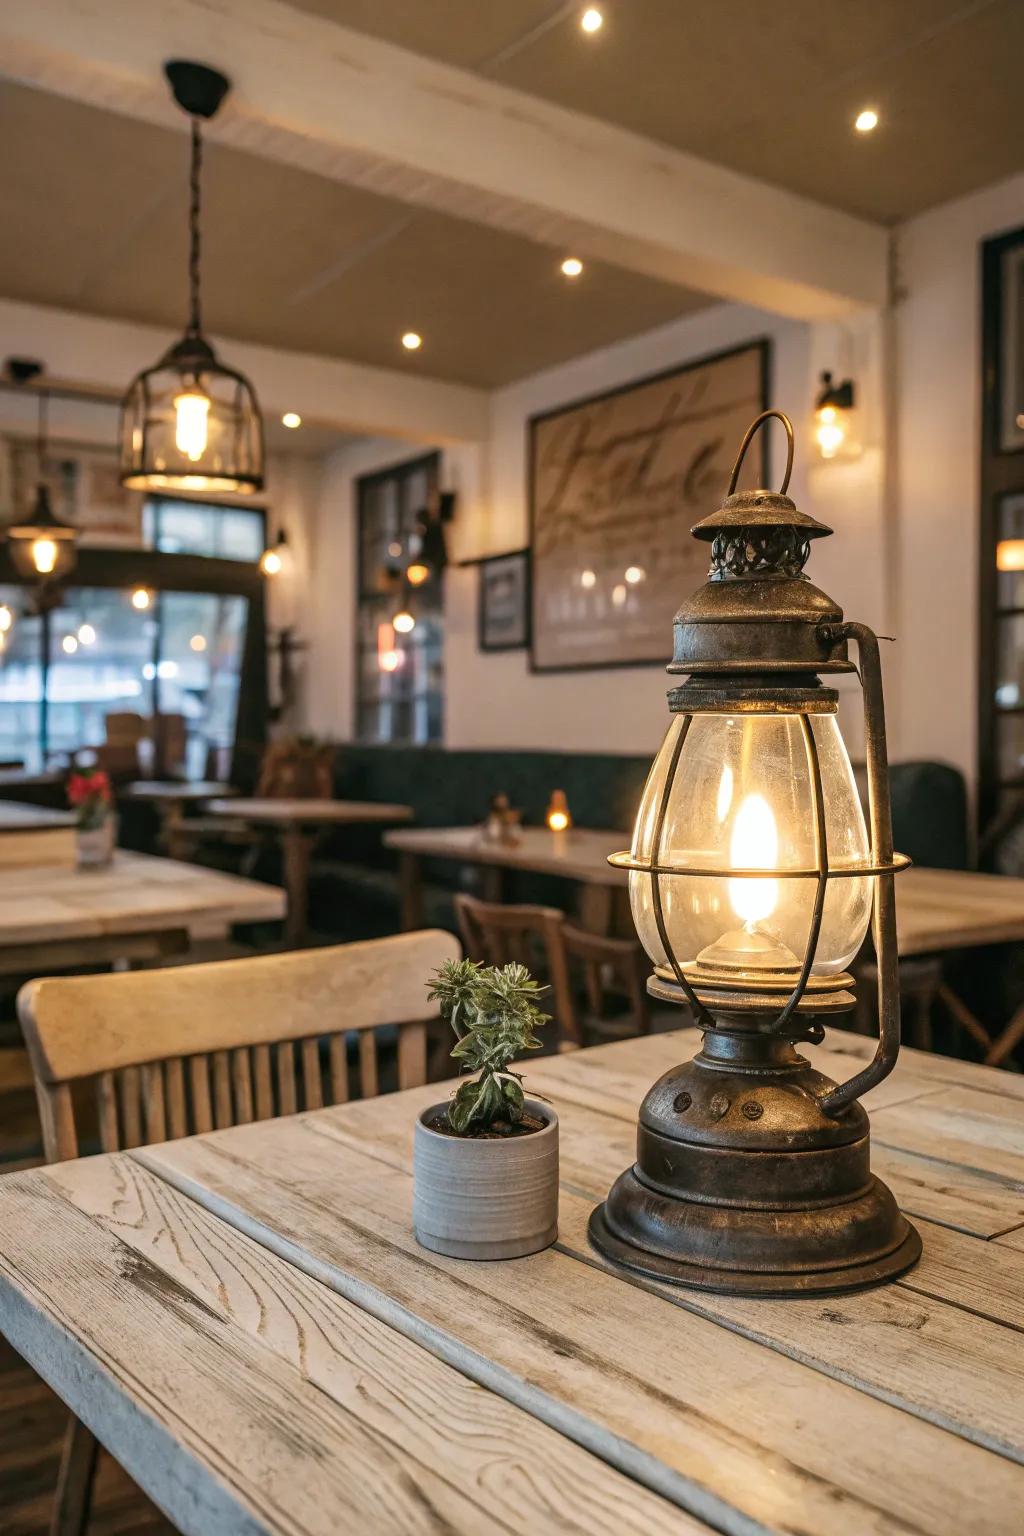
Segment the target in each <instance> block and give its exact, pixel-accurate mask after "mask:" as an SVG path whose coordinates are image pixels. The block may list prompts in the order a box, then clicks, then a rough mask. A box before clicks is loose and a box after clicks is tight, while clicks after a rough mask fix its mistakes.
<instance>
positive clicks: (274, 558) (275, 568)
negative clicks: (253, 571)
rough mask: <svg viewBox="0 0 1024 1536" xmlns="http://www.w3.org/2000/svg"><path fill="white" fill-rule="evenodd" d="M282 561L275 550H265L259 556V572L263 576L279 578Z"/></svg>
mask: <svg viewBox="0 0 1024 1536" xmlns="http://www.w3.org/2000/svg"><path fill="white" fill-rule="evenodd" d="M283 565H284V561H283V560H282V559H281V556H280V555H279V554H278V552H277V550H276V549H265V550H264V551H263V553H262V555H260V570H261V571H262V572H263V574H264V576H279V575H280V573H281V569H282V567H283Z"/></svg>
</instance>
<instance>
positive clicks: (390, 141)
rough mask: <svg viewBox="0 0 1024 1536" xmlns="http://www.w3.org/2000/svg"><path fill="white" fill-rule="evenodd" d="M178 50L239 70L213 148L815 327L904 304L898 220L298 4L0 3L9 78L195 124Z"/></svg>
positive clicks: (184, 0)
mask: <svg viewBox="0 0 1024 1536" xmlns="http://www.w3.org/2000/svg"><path fill="white" fill-rule="evenodd" d="M171 57H186V58H195V59H199V60H202V61H203V62H205V63H209V64H213V65H216V66H217V67H219V68H222V69H223V70H224V71H225V73H227V74H228V75H229V76H230V77H231V79H232V81H233V83H234V90H233V92H232V95H231V97H230V98H229V101H228V104H227V106H226V108H225V109H224V112H223V114H222V116H220V117H219V118H218V119H217V120H216V121H215V122H214V124H213V125H212V127H211V136H212V137H215V138H217V139H219V140H221V141H222V142H224V143H227V144H231V145H234V146H235V147H237V148H239V149H244V150H249V151H251V152H252V153H254V154H257V155H262V156H264V157H265V158H269V159H273V160H278V161H282V162H284V163H287V164H291V165H296V166H300V167H302V168H303V169H305V170H309V171H313V172H316V173H317V174H319V175H322V176H327V177H330V178H333V179H336V180H339V181H343V182H346V183H349V184H352V185H356V186H360V187H364V188H368V189H370V190H372V191H376V192H380V193H382V194H385V195H387V196H391V197H396V198H400V199H402V200H403V201H405V202H408V203H411V204H414V205H417V206H421V207H425V208H433V209H437V210H441V211H443V212H445V213H449V214H455V215H457V216H459V217H462V218H466V219H471V220H474V221H476V222H478V223H483V224H487V225H491V226H494V227H497V228H500V229H505V230H510V231H512V232H514V233H516V234H519V235H524V236H526V237H528V238H530V239H533V240H537V241H539V242H542V243H544V244H547V245H551V246H553V247H555V248H558V249H565V250H573V251H575V252H576V253H577V254H580V255H582V256H590V257H592V258H594V259H600V260H604V261H609V262H614V263H617V264H618V265H619V266H622V267H627V268H631V269H633V270H635V271H638V272H644V273H647V274H649V275H651V276H654V277H658V278H660V279H662V280H665V281H668V282H674V283H678V284H680V285H682V286H685V287H687V288H695V289H698V290H700V291H703V292H706V293H709V294H714V295H716V296H717V297H719V298H722V299H726V300H731V301H738V302H743V303H748V304H753V305H756V306H758V307H760V308H762V309H768V310H773V311H776V312H777V313H780V314H784V315H788V316H791V317H795V318H799V319H810V320H820V319H826V318H836V317H838V316H841V315H843V314H847V313H850V312H851V311H856V310H863V309H866V308H868V309H871V308H879V307H881V306H882V305H883V304H884V302H885V297H886V233H885V231H884V230H883V229H882V227H881V226H880V225H876V224H872V223H869V222H867V221H866V220H863V219H857V218H853V217H851V216H850V215H848V214H845V213H841V212H839V211H837V210H836V209H832V208H827V207H824V206H822V205H820V204H817V203H814V202H811V201H810V200H808V199H807V198H803V197H798V196H796V195H795V194H793V193H790V192H786V191H783V190H781V189H779V188H776V187H771V186H768V185H767V184H766V183H764V182H759V181H756V180H753V179H752V178H750V177H747V176H742V175H739V174H737V173H736V172H733V171H729V170H726V169H724V168H722V167H720V166H715V165H712V164H710V163H709V162H707V161H704V160H700V159H698V158H697V157H696V156H693V155H689V154H684V153H682V152H681V151H678V150H674V149H670V148H668V147H667V146H665V145H661V144H657V143H654V142H653V141H651V140H648V139H644V138H642V137H640V136H638V135H636V134H633V133H629V132H627V131H626V130H624V129H621V128H617V127H614V126H613V125H611V124H609V123H605V122H602V121H598V120H597V119H594V118H590V117H585V116H583V115H581V114H579V113H575V112H570V111H566V110H565V109H563V108H561V107H557V106H554V105H552V104H551V103H549V102H545V101H541V100H539V99H537V98H535V97H531V96H527V95H525V94H523V93H521V92H518V91H513V90H510V89H508V88H507V87H505V86H501V85H498V84H496V83H494V82H493V81H491V80H487V79H484V78H483V77H482V76H480V75H476V74H472V73H469V72H467V71H465V70H460V69H455V68H452V67H451V66H448V65H445V64H441V63H437V62H436V61H433V60H430V59H426V58H423V57H420V56H419V55H416V54H413V53H409V52H407V51H406V50H404V49H401V48H396V47H394V46H392V45H391V44H388V43H383V42H379V41H378V40H377V39H375V38H371V37H368V36H366V35H364V34H362V33H358V32H354V31H351V30H349V29H347V28H344V27H341V26H339V25H337V24H336V23H334V22H331V21H326V20H324V19H322V18H320V17H317V16H312V15H309V14H307V13H306V12H302V11H297V10H295V9H293V8H292V7H291V6H289V5H286V4H283V3H281V0H33V3H32V4H30V5H24V4H23V5H14V4H12V5H7V6H4V7H2V9H0V71H2V72H3V73H4V74H5V75H7V76H8V77H10V78H13V79H17V80H20V81H22V82H24V83H27V84H30V85H34V86H38V87H41V88H42V89H44V90H49V91H54V92H57V93H59V94H61V95H65V96H69V97H73V98H75V99H76V100H79V101H83V102H88V103H90V104H92V105H94V106H99V107H104V108H107V109H109V110H112V111H116V112H121V113H126V114H128V115H131V116H137V117H141V118H144V119H146V120H147V121H150V122H156V123H160V124H162V125H164V126H171V125H175V123H176V122H177V125H179V126H183V125H182V124H181V116H180V114H178V113H176V111H175V109H174V107H173V106H172V105H171V104H170V102H169V99H168V93H167V89H166V86H165V84H164V81H163V79H162V76H161V65H162V63H163V61H164V60H165V59H167V58H171ZM637 89H638V90H642V89H643V82H642V81H638V82H637ZM680 89H685V71H684V73H683V78H681V81H680Z"/></svg>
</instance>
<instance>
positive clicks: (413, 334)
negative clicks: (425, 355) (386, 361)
mask: <svg viewBox="0 0 1024 1536" xmlns="http://www.w3.org/2000/svg"><path fill="white" fill-rule="evenodd" d="M422 345H423V337H422V336H421V335H420V334H419V332H418V331H406V333H405V335H404V336H403V337H402V346H403V347H404V348H405V350H406V351H407V352H416V351H418V350H419V348H420V347H422Z"/></svg>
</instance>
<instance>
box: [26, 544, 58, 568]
mask: <svg viewBox="0 0 1024 1536" xmlns="http://www.w3.org/2000/svg"><path fill="white" fill-rule="evenodd" d="M32 564H33V565H34V566H35V568H36V570H37V571H38V572H39V574H40V576H49V575H50V573H51V572H52V571H53V568H54V566H55V565H56V564H57V544H56V540H54V539H33V540H32Z"/></svg>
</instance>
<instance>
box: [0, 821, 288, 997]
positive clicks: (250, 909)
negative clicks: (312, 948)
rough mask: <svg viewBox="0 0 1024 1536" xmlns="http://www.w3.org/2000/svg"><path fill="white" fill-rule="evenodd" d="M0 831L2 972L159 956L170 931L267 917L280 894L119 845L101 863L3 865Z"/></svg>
mask: <svg viewBox="0 0 1024 1536" xmlns="http://www.w3.org/2000/svg"><path fill="white" fill-rule="evenodd" d="M2 841H3V839H2V835H0V870H2V874H3V879H2V881H0V975H46V974H47V973H48V972H50V971H53V970H56V969H60V968H63V967H67V966H75V965H96V964H104V963H111V962H117V961H122V960H123V961H130V960H142V959H157V958H159V957H160V956H161V954H162V953H163V952H164V947H165V943H164V941H165V940H166V938H167V937H168V936H169V935H181V936H182V937H183V939H185V940H187V939H188V938H190V937H191V938H207V937H212V936H215V935H219V934H221V933H223V931H224V930H225V929H226V928H228V927H230V926H231V925H232V924H234V923H257V922H273V921H277V920H279V919H280V918H283V916H284V913H285V898H284V892H283V891H281V890H280V889H279V888H278V887H277V886H273V885H263V884H261V883H260V882H258V881H256V880H246V879H243V878H242V877H241V876H238V875H228V874H223V873H221V872H220V871H219V870H215V869H203V868H201V867H200V866H199V865H196V864H181V863H179V862H178V861H177V860H175V859H163V858H154V857H152V856H150V855H149V854H144V853H128V852H125V851H124V850H118V851H117V852H116V853H115V854H114V857H113V861H112V862H111V863H110V864H109V865H108V866H106V867H105V868H90V869H77V868H76V867H75V863H74V854H73V845H72V851H71V853H70V855H69V856H68V857H66V858H64V859H62V860H61V861H59V862H57V861H53V862H49V863H37V864H26V865H16V866H13V865H12V866H7V865H5V864H4V863H3V848H2Z"/></svg>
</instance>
